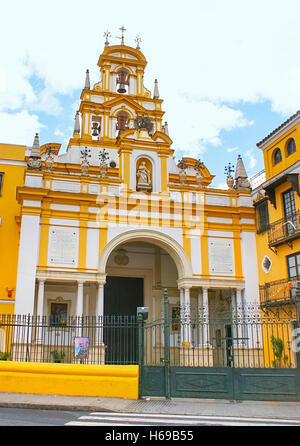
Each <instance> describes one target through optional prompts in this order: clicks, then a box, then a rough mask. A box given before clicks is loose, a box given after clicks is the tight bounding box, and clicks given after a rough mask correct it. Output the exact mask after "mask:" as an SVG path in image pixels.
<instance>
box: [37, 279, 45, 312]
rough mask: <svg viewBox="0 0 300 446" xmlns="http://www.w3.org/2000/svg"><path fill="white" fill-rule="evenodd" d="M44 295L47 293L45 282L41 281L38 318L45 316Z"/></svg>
mask: <svg viewBox="0 0 300 446" xmlns="http://www.w3.org/2000/svg"><path fill="white" fill-rule="evenodd" d="M44 293H45V281H44V280H39V290H38V302H37V316H40V317H42V316H43V315H44Z"/></svg>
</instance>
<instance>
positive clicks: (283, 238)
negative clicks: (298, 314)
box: [254, 112, 300, 313]
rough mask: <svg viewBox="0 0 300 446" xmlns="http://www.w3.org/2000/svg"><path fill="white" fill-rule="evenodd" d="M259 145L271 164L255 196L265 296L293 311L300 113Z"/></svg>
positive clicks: (298, 265) (299, 227) (267, 302)
mask: <svg viewBox="0 0 300 446" xmlns="http://www.w3.org/2000/svg"><path fill="white" fill-rule="evenodd" d="M257 146H258V148H259V149H261V150H262V151H263V157H264V164H265V181H264V182H263V183H262V184H261V186H260V187H259V188H258V190H257V191H256V194H255V201H254V205H255V209H256V218H257V237H256V240H257V258H258V271H259V283H260V301H261V304H262V305H263V306H265V307H268V308H271V307H273V308H274V309H279V308H281V309H282V310H285V311H290V312H292V313H293V312H294V311H295V304H294V298H295V287H296V285H297V283H298V282H299V280H300V190H299V172H300V112H297V113H296V114H294V115H293V116H291V117H290V118H289V119H288V120H287V121H285V122H284V123H283V124H282V125H281V126H279V127H278V128H277V129H275V130H274V131H273V132H272V133H270V135H268V136H267V137H266V138H264V139H263V140H262V141H260V142H259V143H258V144H257ZM257 192H258V193H257Z"/></svg>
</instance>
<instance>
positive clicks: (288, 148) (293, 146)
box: [286, 138, 296, 156]
mask: <svg viewBox="0 0 300 446" xmlns="http://www.w3.org/2000/svg"><path fill="white" fill-rule="evenodd" d="M294 152H296V143H295V140H294V138H291V139H289V140H288V143H287V146H286V153H287V156H289V155H291V154H292V153H294Z"/></svg>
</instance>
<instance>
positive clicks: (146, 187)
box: [136, 161, 151, 192]
mask: <svg viewBox="0 0 300 446" xmlns="http://www.w3.org/2000/svg"><path fill="white" fill-rule="evenodd" d="M136 176H137V190H138V191H139V190H141V191H145V192H149V191H150V190H151V174H150V171H149V170H148V169H147V167H146V162H145V161H142V162H141V164H140V165H139V168H138V170H137V173H136Z"/></svg>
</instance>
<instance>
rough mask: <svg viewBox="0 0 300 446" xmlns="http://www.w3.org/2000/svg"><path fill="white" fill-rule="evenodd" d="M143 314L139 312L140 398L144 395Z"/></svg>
mask: <svg viewBox="0 0 300 446" xmlns="http://www.w3.org/2000/svg"><path fill="white" fill-rule="evenodd" d="M143 322H144V321H143V315H142V314H141V313H138V315H137V323H138V365H139V398H141V396H142V379H143V370H142V368H143V356H144V352H143V345H144V327H143V325H144V324H143Z"/></svg>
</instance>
